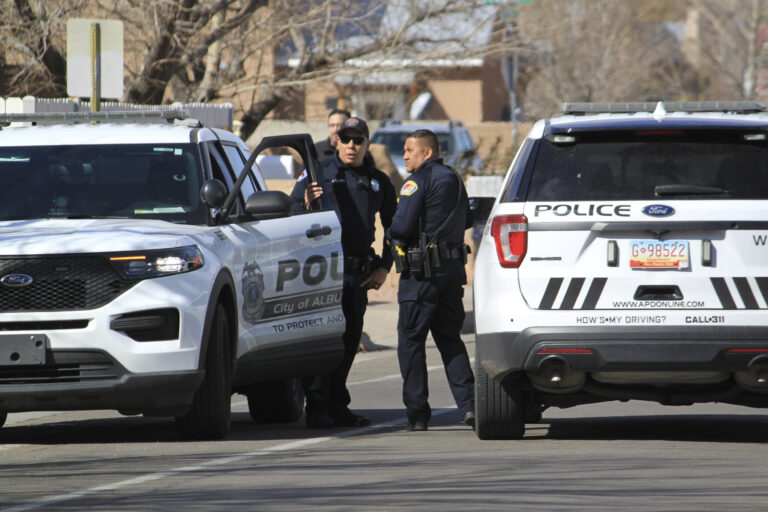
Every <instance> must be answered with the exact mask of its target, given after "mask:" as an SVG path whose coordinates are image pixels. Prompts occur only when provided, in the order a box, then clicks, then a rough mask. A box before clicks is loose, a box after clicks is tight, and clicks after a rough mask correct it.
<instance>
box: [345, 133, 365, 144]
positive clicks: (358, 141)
mask: <svg viewBox="0 0 768 512" xmlns="http://www.w3.org/2000/svg"><path fill="white" fill-rule="evenodd" d="M339 140H340V141H341V143H342V144H349V141H352V142H354V143H355V146H361V145H362V144H363V142H365V137H363V136H362V135H358V136H356V137H350V136H349V135H339Z"/></svg>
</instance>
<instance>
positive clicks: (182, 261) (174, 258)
mask: <svg viewBox="0 0 768 512" xmlns="http://www.w3.org/2000/svg"><path fill="white" fill-rule="evenodd" d="M106 256H107V259H108V260H109V263H110V264H111V265H112V268H114V269H115V270H116V271H117V273H118V274H120V276H121V277H122V278H123V279H150V278H153V277H162V276H168V275H173V274H181V273H183V272H191V271H193V270H197V269H198V268H200V267H202V266H203V265H204V264H205V263H204V261H203V255H202V254H201V253H200V249H198V248H197V247H196V246H190V247H176V248H173V249H158V250H154V251H136V252H130V253H112V254H107V255H106Z"/></svg>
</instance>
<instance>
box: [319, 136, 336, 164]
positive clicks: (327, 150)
mask: <svg viewBox="0 0 768 512" xmlns="http://www.w3.org/2000/svg"><path fill="white" fill-rule="evenodd" d="M315 151H317V159H318V160H324V159H326V158H328V157H329V156H333V155H334V153H336V148H335V147H333V146H331V139H329V138H328V137H326V138H324V139H323V140H321V141H319V142H315Z"/></svg>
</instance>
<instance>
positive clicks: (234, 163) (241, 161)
mask: <svg viewBox="0 0 768 512" xmlns="http://www.w3.org/2000/svg"><path fill="white" fill-rule="evenodd" d="M222 147H223V148H224V153H225V154H226V156H227V159H228V160H229V163H230V166H231V167H232V169H234V172H235V174H236V175H237V176H239V173H240V171H242V169H243V166H244V165H245V158H243V155H242V154H241V153H240V150H238V149H237V148H236V147H235V146H230V145H229V144H223V145H222ZM254 192H256V187H255V186H254V185H253V181H252V179H251V175H250V173H249V174H248V176H247V177H246V178H245V181H243V186H242V187H241V188H240V197H242V198H243V200H247V199H248V198H249V197H251V195H252V194H253V193H254Z"/></svg>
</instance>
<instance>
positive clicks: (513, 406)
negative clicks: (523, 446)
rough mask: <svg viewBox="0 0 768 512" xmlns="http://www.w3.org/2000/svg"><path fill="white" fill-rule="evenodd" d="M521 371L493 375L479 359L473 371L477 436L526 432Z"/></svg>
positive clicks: (508, 436) (515, 436) (510, 436)
mask: <svg viewBox="0 0 768 512" xmlns="http://www.w3.org/2000/svg"><path fill="white" fill-rule="evenodd" d="M522 382H523V375H522V374H515V375H511V376H510V377H507V378H506V379H505V380H504V382H503V383H501V382H499V381H497V380H495V379H492V378H490V377H489V376H488V374H487V373H486V372H485V369H483V367H482V365H481V364H480V363H479V362H478V363H477V367H476V371H475V433H476V434H477V437H479V438H480V439H521V438H522V437H523V434H524V433H525V422H524V413H523V385H522Z"/></svg>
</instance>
